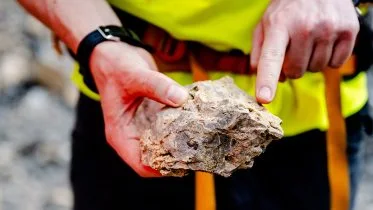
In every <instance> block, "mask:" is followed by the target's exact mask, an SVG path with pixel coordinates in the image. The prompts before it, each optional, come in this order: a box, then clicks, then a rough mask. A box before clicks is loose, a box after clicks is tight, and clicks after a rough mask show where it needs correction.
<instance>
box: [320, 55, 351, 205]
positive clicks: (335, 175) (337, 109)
mask: <svg viewBox="0 0 373 210" xmlns="http://www.w3.org/2000/svg"><path fill="white" fill-rule="evenodd" d="M354 69H355V57H351V58H350V59H349V60H348V61H347V62H346V63H345V64H344V65H343V66H342V67H340V68H339V69H326V70H325V71H324V72H323V73H324V78H325V99H326V106H327V111H328V120H329V129H328V131H327V132H326V147H327V157H328V177H329V186H330V209H331V210H348V209H349V203H350V180H349V168H348V160H347V155H346V148H347V137H346V125H345V120H344V118H343V115H342V106H341V91H340V83H341V76H342V75H349V74H352V73H353V71H354Z"/></svg>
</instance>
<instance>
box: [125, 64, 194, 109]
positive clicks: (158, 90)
mask: <svg viewBox="0 0 373 210" xmlns="http://www.w3.org/2000/svg"><path fill="white" fill-rule="evenodd" d="M129 74H130V75H127V76H128V77H129V78H133V79H130V80H127V81H123V83H124V84H123V87H126V89H125V92H126V93H127V94H129V96H131V97H132V96H142V97H147V98H150V99H153V100H155V101H158V102H160V103H163V104H166V105H169V106H174V107H177V106H180V105H182V104H183V103H184V102H185V101H186V99H187V98H188V92H187V91H186V89H185V88H183V87H181V86H180V85H179V84H177V83H176V82H175V81H173V80H172V79H170V78H169V77H167V76H165V75H164V74H162V73H159V72H157V71H151V70H136V71H133V72H130V73H129Z"/></svg>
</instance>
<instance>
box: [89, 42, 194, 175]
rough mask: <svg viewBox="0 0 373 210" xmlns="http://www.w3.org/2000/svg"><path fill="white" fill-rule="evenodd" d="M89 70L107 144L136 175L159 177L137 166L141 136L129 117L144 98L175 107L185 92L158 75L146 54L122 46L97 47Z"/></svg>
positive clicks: (185, 95)
mask: <svg viewBox="0 0 373 210" xmlns="http://www.w3.org/2000/svg"><path fill="white" fill-rule="evenodd" d="M90 67H91V71H92V74H93V76H94V79H95V82H96V85H97V88H98V90H99V94H100V97H101V106H102V110H103V115H104V121H105V133H106V138H107V141H108V143H109V144H110V145H111V146H112V147H113V148H114V149H115V150H116V152H117V153H118V154H119V156H120V157H121V158H122V159H123V160H124V161H125V162H126V163H127V164H128V165H129V166H130V167H132V169H133V170H135V171H136V172H137V173H138V174H139V175H140V176H142V177H154V176H160V174H159V173H158V172H156V171H155V170H153V169H151V168H149V167H146V166H144V165H142V164H141V161H140V145H139V141H138V140H139V138H140V135H141V134H140V133H139V130H138V129H137V127H136V126H135V125H134V122H133V117H134V115H135V112H136V109H137V107H138V106H139V105H140V104H141V102H142V100H143V98H144V97H147V98H150V99H153V100H155V101H158V102H160V103H162V104H166V105H169V106H179V105H181V104H182V103H183V102H184V101H185V100H186V99H187V92H186V90H184V89H183V88H182V87H180V86H179V85H178V84H177V83H176V82H174V81H173V80H171V79H170V78H168V77H166V76H165V75H163V74H161V73H159V72H158V71H157V67H156V65H155V63H154V60H153V59H152V57H151V55H150V54H149V53H147V52H146V51H145V50H143V49H140V48H137V47H133V46H130V45H127V44H126V43H118V42H104V43H101V44H99V45H98V46H96V48H95V49H94V51H93V53H92V57H91V61H90Z"/></svg>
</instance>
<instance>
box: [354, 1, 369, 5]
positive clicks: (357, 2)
mask: <svg viewBox="0 0 373 210" xmlns="http://www.w3.org/2000/svg"><path fill="white" fill-rule="evenodd" d="M353 2H354V4H355V5H357V4H359V3H373V0H353Z"/></svg>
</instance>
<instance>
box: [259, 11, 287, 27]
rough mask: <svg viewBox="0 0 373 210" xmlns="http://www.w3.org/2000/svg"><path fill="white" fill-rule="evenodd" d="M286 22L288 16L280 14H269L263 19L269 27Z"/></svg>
mask: <svg viewBox="0 0 373 210" xmlns="http://www.w3.org/2000/svg"><path fill="white" fill-rule="evenodd" d="M284 20H286V16H284V15H283V14H282V13H279V12H276V13H269V14H267V15H265V16H264V18H263V21H264V24H265V25H267V26H277V25H279V24H281V23H283V22H284Z"/></svg>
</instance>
